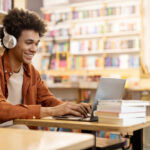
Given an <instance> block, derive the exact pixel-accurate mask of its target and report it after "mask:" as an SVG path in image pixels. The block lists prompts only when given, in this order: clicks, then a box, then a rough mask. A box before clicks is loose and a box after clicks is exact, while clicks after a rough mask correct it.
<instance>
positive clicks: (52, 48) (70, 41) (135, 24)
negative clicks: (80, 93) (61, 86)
mask: <svg viewBox="0 0 150 150" xmlns="http://www.w3.org/2000/svg"><path fill="white" fill-rule="evenodd" d="M141 3H142V0H127V1H125V2H122V1H120V0H111V1H110V0H103V1H93V2H82V3H77V4H72V5H66V6H55V7H53V8H52V9H44V8H42V12H43V13H44V15H45V20H46V21H47V23H48V29H49V31H48V33H47V34H46V35H45V37H44V38H43V39H42V43H41V47H40V50H39V52H40V53H41V54H42V53H43V54H42V55H41V62H42V63H41V67H40V72H41V74H47V75H51V76H71V75H77V76H95V75H99V76H111V75H112V74H118V75H120V76H121V77H123V78H128V77H140V71H141V64H140V59H141V57H140V55H141V51H142V49H141V48H142V45H141V42H142V40H143V39H142V38H141V37H142V36H141V34H142V33H141V32H142V25H141V17H142V15H141V6H140V4H141ZM61 55H62V56H63V57H61ZM61 59H63V61H62V62H63V63H64V65H60V64H61ZM51 64H53V65H52V66H51ZM45 66H47V67H45Z"/></svg>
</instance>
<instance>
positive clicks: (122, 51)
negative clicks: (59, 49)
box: [70, 48, 140, 56]
mask: <svg viewBox="0 0 150 150" xmlns="http://www.w3.org/2000/svg"><path fill="white" fill-rule="evenodd" d="M139 52H140V49H137V48H132V49H122V50H119V49H118V50H117V49H114V50H103V51H102V50H96V51H94V50H92V51H91V52H82V53H70V54H71V55H80V56H81V55H102V54H122V53H123V54H124V53H139Z"/></svg>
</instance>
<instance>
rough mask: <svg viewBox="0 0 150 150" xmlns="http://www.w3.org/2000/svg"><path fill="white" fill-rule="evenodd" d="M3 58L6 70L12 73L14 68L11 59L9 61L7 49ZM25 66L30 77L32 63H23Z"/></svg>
mask: <svg viewBox="0 0 150 150" xmlns="http://www.w3.org/2000/svg"><path fill="white" fill-rule="evenodd" d="M2 59H3V67H4V68H3V69H4V72H5V73H6V72H7V73H9V74H11V73H12V69H11V66H10V61H9V56H8V51H7V50H5V52H4V55H3V56H2ZM23 68H24V72H25V73H26V75H27V76H29V77H30V75H31V69H30V64H23Z"/></svg>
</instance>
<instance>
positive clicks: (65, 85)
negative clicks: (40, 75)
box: [46, 82, 79, 89]
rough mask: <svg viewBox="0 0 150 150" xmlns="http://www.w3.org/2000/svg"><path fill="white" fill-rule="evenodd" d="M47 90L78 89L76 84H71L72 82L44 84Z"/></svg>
mask: <svg viewBox="0 0 150 150" xmlns="http://www.w3.org/2000/svg"><path fill="white" fill-rule="evenodd" d="M46 84H47V86H48V88H51V89H53V88H57V89H59V88H66V89H68V88H79V84H78V83H73V82H66V83H46Z"/></svg>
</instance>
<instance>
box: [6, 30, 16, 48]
mask: <svg viewBox="0 0 150 150" xmlns="http://www.w3.org/2000/svg"><path fill="white" fill-rule="evenodd" d="M3 45H4V46H5V47H6V48H8V49H11V48H14V47H15V46H16V45H17V39H16V38H15V37H14V36H13V35H10V34H6V33H5V34H4V37H3Z"/></svg>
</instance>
